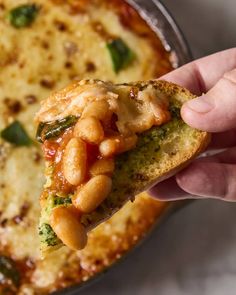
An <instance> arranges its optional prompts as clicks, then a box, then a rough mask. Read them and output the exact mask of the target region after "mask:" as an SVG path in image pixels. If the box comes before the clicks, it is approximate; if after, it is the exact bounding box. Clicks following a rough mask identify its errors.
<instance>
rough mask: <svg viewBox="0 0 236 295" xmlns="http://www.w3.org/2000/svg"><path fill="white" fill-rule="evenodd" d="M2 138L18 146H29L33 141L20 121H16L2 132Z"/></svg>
mask: <svg viewBox="0 0 236 295" xmlns="http://www.w3.org/2000/svg"><path fill="white" fill-rule="evenodd" d="M1 137H2V138H3V139H5V140H6V141H8V142H10V143H12V144H14V145H16V146H29V145H31V144H32V141H31V139H30V137H29V136H28V134H27V133H26V131H25V129H24V127H23V126H22V125H21V123H20V122H19V121H14V122H13V123H11V124H10V125H8V126H7V127H6V128H5V129H3V130H2V132H1Z"/></svg>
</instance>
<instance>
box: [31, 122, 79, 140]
mask: <svg viewBox="0 0 236 295" xmlns="http://www.w3.org/2000/svg"><path fill="white" fill-rule="evenodd" d="M77 120H78V118H77V117H76V116H68V117H66V118H63V119H61V120H57V121H55V122H50V123H40V124H39V126H38V129H37V133H36V139H37V140H38V141H39V142H43V141H44V140H46V139H50V138H55V137H57V136H59V135H60V134H61V132H62V131H64V130H66V129H67V128H69V127H71V126H72V125H74V124H75V123H76V122H77Z"/></svg>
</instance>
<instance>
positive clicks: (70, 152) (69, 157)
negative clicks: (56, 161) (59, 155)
mask: <svg viewBox="0 0 236 295" xmlns="http://www.w3.org/2000/svg"><path fill="white" fill-rule="evenodd" d="M86 162H87V151H86V144H85V142H83V141H82V140H81V139H79V138H72V139H71V140H70V141H69V142H68V144H67V146H66V148H65V152H64V155H63V174H64V176H65V178H66V180H67V181H68V182H69V183H70V184H72V185H79V184H80V183H82V182H83V180H84V177H85V174H86Z"/></svg>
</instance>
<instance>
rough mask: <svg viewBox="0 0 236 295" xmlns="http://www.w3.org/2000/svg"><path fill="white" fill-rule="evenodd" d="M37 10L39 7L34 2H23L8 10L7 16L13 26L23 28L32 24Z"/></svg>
mask: <svg viewBox="0 0 236 295" xmlns="http://www.w3.org/2000/svg"><path fill="white" fill-rule="evenodd" d="M38 12H39V7H38V6H37V5H36V4H23V5H20V6H18V7H16V8H13V9H12V10H10V12H9V14H8V18H9V21H10V23H11V25H12V26H13V27H15V28H23V27H28V26H29V25H31V24H32V22H33V21H34V20H35V18H36V16H37V15H38Z"/></svg>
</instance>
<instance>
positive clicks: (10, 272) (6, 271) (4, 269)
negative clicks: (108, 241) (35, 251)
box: [0, 256, 20, 287]
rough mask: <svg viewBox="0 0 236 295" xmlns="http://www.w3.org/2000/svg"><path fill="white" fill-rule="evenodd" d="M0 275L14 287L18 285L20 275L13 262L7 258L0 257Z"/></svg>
mask: <svg viewBox="0 0 236 295" xmlns="http://www.w3.org/2000/svg"><path fill="white" fill-rule="evenodd" d="M0 274H1V275H2V276H3V277H4V278H6V279H8V280H10V281H11V282H12V284H13V285H15V286H16V287H17V286H19V283H20V273H19V271H18V269H17V268H16V265H15V263H14V261H13V260H12V259H11V258H9V257H7V256H0Z"/></svg>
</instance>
